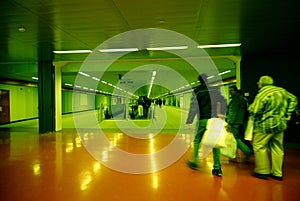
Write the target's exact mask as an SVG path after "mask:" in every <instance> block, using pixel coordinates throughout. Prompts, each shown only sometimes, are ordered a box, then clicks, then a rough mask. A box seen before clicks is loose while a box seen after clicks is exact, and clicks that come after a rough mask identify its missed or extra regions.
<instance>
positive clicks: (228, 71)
mask: <svg viewBox="0 0 300 201" xmlns="http://www.w3.org/2000/svg"><path fill="white" fill-rule="evenodd" d="M230 72H231V70H227V71H224V72H221V73H219V75H224V74H226V73H230Z"/></svg>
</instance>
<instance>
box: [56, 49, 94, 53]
mask: <svg viewBox="0 0 300 201" xmlns="http://www.w3.org/2000/svg"><path fill="white" fill-rule="evenodd" d="M91 52H93V51H92V50H58V51H53V53H55V54H78V53H79V54H80V53H91Z"/></svg>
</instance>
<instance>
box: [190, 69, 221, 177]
mask: <svg viewBox="0 0 300 201" xmlns="http://www.w3.org/2000/svg"><path fill="white" fill-rule="evenodd" d="M198 80H199V82H200V85H199V86H198V87H196V89H195V90H194V93H193V95H192V98H191V103H190V109H189V113H188V117H187V120H186V124H188V126H189V127H190V126H191V124H192V123H193V121H194V118H195V116H196V115H197V117H198V119H197V126H196V128H197V129H196V134H195V138H194V141H193V143H194V148H193V154H192V159H191V160H188V161H187V162H186V163H187V165H188V166H189V167H190V168H191V169H198V151H199V145H200V142H201V140H202V137H203V134H204V132H205V130H206V125H207V122H208V119H210V118H213V117H218V116H219V115H220V113H221V116H224V114H225V110H226V100H225V98H224V97H223V96H222V95H221V94H220V92H219V89H217V88H212V87H208V86H207V85H206V80H207V75H206V74H202V75H199V77H198ZM220 155H221V152H220V149H217V148H213V159H214V164H213V169H212V174H214V175H216V176H218V177H221V176H222V169H221V162H220Z"/></svg>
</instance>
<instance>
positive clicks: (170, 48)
mask: <svg viewBox="0 0 300 201" xmlns="http://www.w3.org/2000/svg"><path fill="white" fill-rule="evenodd" d="M187 48H188V46H175V47H148V48H146V49H147V50H183V49H187Z"/></svg>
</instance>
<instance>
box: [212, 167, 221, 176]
mask: <svg viewBox="0 0 300 201" xmlns="http://www.w3.org/2000/svg"><path fill="white" fill-rule="evenodd" d="M212 174H214V175H216V176H218V177H222V170H221V168H219V169H213V170H212Z"/></svg>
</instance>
